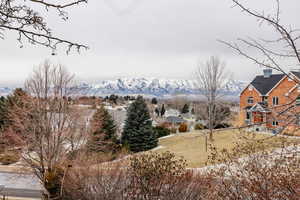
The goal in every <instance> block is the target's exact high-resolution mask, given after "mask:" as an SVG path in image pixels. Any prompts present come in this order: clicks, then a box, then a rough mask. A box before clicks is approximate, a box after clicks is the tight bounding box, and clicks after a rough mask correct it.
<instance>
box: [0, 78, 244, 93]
mask: <svg viewBox="0 0 300 200" xmlns="http://www.w3.org/2000/svg"><path fill="white" fill-rule="evenodd" d="M195 83H196V82H195V81H194V80H182V79H180V80H179V79H176V80H175V79H158V78H118V79H113V80H105V81H99V82H97V83H93V84H92V83H86V82H81V83H80V84H78V85H77V87H76V90H77V91H79V93H80V94H81V95H86V96H105V95H110V94H118V95H136V94H141V95H150V96H157V97H166V96H172V95H197V94H199V90H198V89H197V86H196V84H195ZM245 86H246V82H244V81H235V80H231V81H229V82H228V84H227V85H226V86H225V87H224V88H223V93H224V94H225V95H230V96H236V95H238V94H239V93H240V92H241V91H242V90H243V89H244V87H245ZM12 90H13V88H8V87H3V88H1V87H0V95H7V94H9V93H10V92H11V91H12Z"/></svg>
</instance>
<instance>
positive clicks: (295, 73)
mask: <svg viewBox="0 0 300 200" xmlns="http://www.w3.org/2000/svg"><path fill="white" fill-rule="evenodd" d="M291 73H292V74H294V75H295V76H296V77H297V78H298V79H300V72H295V71H291Z"/></svg>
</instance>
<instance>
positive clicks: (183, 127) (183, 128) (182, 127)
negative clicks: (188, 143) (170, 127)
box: [178, 123, 188, 133]
mask: <svg viewBox="0 0 300 200" xmlns="http://www.w3.org/2000/svg"><path fill="white" fill-rule="evenodd" d="M178 130H179V132H180V133H185V132H187V131H188V126H187V124H185V123H182V124H180V126H179V128H178Z"/></svg>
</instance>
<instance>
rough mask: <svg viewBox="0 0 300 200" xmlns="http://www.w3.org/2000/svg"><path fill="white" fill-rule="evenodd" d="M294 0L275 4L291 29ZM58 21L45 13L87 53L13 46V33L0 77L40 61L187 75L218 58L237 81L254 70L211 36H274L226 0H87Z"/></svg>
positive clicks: (105, 72) (125, 72)
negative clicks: (53, 53)
mask: <svg viewBox="0 0 300 200" xmlns="http://www.w3.org/2000/svg"><path fill="white" fill-rule="evenodd" d="M245 2H247V3H248V4H249V6H251V7H253V8H258V9H259V10H266V12H268V11H272V10H274V7H273V6H272V5H273V4H272V3H271V2H273V0H265V1H261V0H252V1H251V2H250V3H249V2H248V1H245ZM299 6H300V2H299V1H297V0H290V1H285V2H282V10H283V20H284V22H286V23H289V24H293V25H296V26H298V25H299V21H298V20H297V19H298V17H296V16H297V12H298V10H297V9H298V8H299ZM69 14H70V20H69V21H68V22H63V21H60V20H59V18H58V17H57V16H56V15H55V12H54V11H52V12H50V13H47V19H49V25H50V26H51V27H53V29H54V31H56V33H57V34H58V35H59V36H61V37H66V38H68V39H70V40H73V41H80V42H83V43H86V44H88V45H89V46H90V50H88V51H82V52H81V53H80V54H77V53H75V52H73V53H72V54H71V55H69V56H67V55H65V53H64V51H63V50H60V51H58V55H57V56H51V51H50V50H48V49H45V48H42V47H33V46H30V45H25V47H24V48H22V49H20V48H18V43H17V42H16V41H15V38H16V35H15V34H12V33H11V32H7V34H9V35H7V36H6V39H5V40H3V41H0V52H1V55H0V82H18V83H21V82H22V81H23V80H24V79H25V78H26V76H27V75H28V73H29V72H30V71H31V70H32V67H33V66H34V65H37V64H39V63H40V62H42V61H43V60H44V59H46V58H50V59H51V60H52V61H53V62H60V63H63V64H65V65H66V66H68V68H69V70H70V71H72V72H74V73H76V74H77V76H78V77H80V78H81V79H97V78H99V79H100V78H104V77H114V76H157V77H170V78H173V77H180V78H190V77H191V76H192V72H193V70H194V68H195V67H196V65H197V62H198V61H199V60H205V59H207V58H208V57H209V56H210V55H219V56H220V57H221V58H222V59H223V60H225V61H226V63H227V67H228V68H229V69H230V71H232V72H234V74H235V78H237V79H245V80H248V79H251V77H252V76H254V75H255V74H256V73H259V71H260V69H259V68H258V67H257V66H255V65H254V64H253V63H251V62H249V61H248V60H246V59H244V58H242V57H240V56H237V55H236V54H235V53H234V52H233V51H232V50H230V49H228V48H227V47H224V45H222V44H220V43H218V42H217V41H216V40H217V39H223V40H227V41H235V40H236V38H238V37H246V36H253V37H267V38H270V37H274V35H273V34H274V33H273V31H271V30H270V29H268V28H265V27H264V26H263V27H260V28H259V27H258V26H257V22H256V20H255V19H253V18H251V17H249V16H247V15H245V14H242V13H241V12H240V11H239V10H238V9H236V8H232V3H231V2H230V0H223V1H220V0H152V1H149V0H90V1H89V4H88V5H86V6H85V5H84V6H79V7H76V8H72V9H70V10H69Z"/></svg>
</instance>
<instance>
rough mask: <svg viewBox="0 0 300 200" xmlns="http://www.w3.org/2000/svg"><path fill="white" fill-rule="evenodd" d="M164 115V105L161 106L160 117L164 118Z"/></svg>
mask: <svg viewBox="0 0 300 200" xmlns="http://www.w3.org/2000/svg"><path fill="white" fill-rule="evenodd" d="M165 113H166V109H165V104H163V105H162V107H161V110H160V116H164V115H165Z"/></svg>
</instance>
